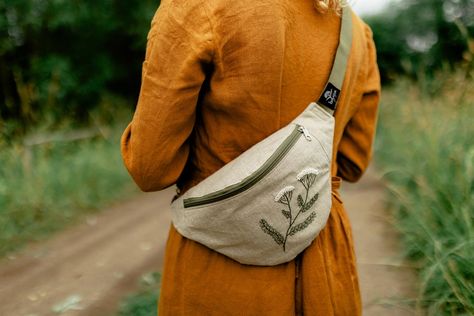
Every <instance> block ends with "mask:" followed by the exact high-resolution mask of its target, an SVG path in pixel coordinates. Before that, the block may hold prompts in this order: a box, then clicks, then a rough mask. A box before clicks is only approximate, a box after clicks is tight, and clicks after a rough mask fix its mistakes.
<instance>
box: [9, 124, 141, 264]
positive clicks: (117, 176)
mask: <svg viewBox="0 0 474 316" xmlns="http://www.w3.org/2000/svg"><path fill="white" fill-rule="evenodd" d="M128 116H129V115H127V117H128ZM124 121H125V120H124ZM124 125H125V124H124V123H118V122H116V123H114V124H113V125H112V126H111V127H107V128H100V127H95V128H92V127H91V128H87V129H79V130H76V129H72V128H70V127H64V128H61V129H56V130H55V131H54V132H50V131H47V130H41V131H40V130H39V131H38V132H35V134H34V136H32V137H25V138H22V139H18V140H14V141H12V142H11V143H0V151H1V155H0V257H1V256H3V255H5V254H7V253H8V252H11V251H14V250H16V249H18V248H19V247H21V246H22V245H24V244H25V243H27V242H29V241H33V240H38V239H41V238H44V237H46V236H48V235H50V234H51V233H52V232H55V231H57V230H59V229H62V228H64V227H65V226H67V225H69V224H71V223H74V222H76V221H77V219H78V218H80V217H82V216H84V215H86V214H91V213H93V212H95V211H97V210H99V209H100V208H101V207H103V206H104V205H106V204H107V203H112V202H117V201H119V200H120V199H124V198H126V197H127V196H129V195H130V194H132V193H133V192H136V189H135V187H134V185H133V183H132V181H131V179H130V176H129V175H128V174H127V171H126V170H125V168H124V167H123V163H122V160H121V156H120V146H119V139H120V135H121V132H122V131H123V129H124Z"/></svg>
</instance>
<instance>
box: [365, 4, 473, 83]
mask: <svg viewBox="0 0 474 316" xmlns="http://www.w3.org/2000/svg"><path fill="white" fill-rule="evenodd" d="M366 21H367V22H368V24H369V25H370V26H371V27H372V30H373V32H374V40H375V42H376V45H377V49H378V57H379V58H378V60H379V66H380V70H381V73H382V79H383V81H384V82H388V81H390V80H391V79H393V78H394V77H396V75H397V74H408V75H410V76H412V77H414V78H418V77H420V76H431V75H433V73H434V72H436V71H437V70H439V69H440V68H442V67H446V66H447V67H453V66H454V65H456V64H458V63H459V62H460V61H462V60H463V56H464V55H463V54H464V53H465V52H466V51H467V50H468V38H467V35H466V34H464V35H463V34H462V31H461V30H460V29H459V27H458V26H459V25H463V26H464V27H465V29H466V30H467V33H468V34H469V35H468V36H470V37H472V36H473V34H474V1H472V0H399V1H394V2H392V3H391V5H389V6H388V8H387V9H386V10H385V12H382V13H381V14H379V15H375V16H371V17H368V18H366Z"/></svg>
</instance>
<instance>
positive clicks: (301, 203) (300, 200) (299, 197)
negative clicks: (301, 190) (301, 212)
mask: <svg viewBox="0 0 474 316" xmlns="http://www.w3.org/2000/svg"><path fill="white" fill-rule="evenodd" d="M303 205H304V201H303V197H302V196H301V194H298V207H299V208H302V207H303Z"/></svg>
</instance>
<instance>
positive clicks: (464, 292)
mask: <svg viewBox="0 0 474 316" xmlns="http://www.w3.org/2000/svg"><path fill="white" fill-rule="evenodd" d="M466 85H468V86H466ZM466 91H467V93H466ZM473 93H474V82H472V81H471V82H466V81H465V80H464V76H461V74H451V75H450V77H449V78H448V80H446V78H444V84H443V87H442V88H440V89H439V92H438V93H437V95H435V96H432V97H429V96H427V95H426V94H423V93H422V92H421V89H420V88H419V87H417V86H416V84H413V83H412V82H410V81H408V80H407V81H401V82H399V83H397V84H396V85H395V86H393V87H391V88H389V89H388V90H387V91H385V94H384V96H383V101H382V107H381V113H380V123H379V130H378V140H377V144H376V158H377V162H378V163H379V165H380V166H381V167H382V169H383V170H384V171H385V173H386V178H387V180H388V186H389V188H390V191H391V193H392V194H391V197H392V199H391V205H392V207H393V209H394V210H395V212H396V217H397V220H398V228H399V230H400V232H401V235H402V238H403V242H404V245H405V249H406V255H407V256H408V257H409V258H411V259H412V260H414V261H416V262H417V263H418V265H419V267H420V274H419V275H420V289H419V297H418V300H417V308H418V311H419V312H421V310H423V309H424V310H425V311H427V313H428V314H429V315H474V283H473V280H474V95H473ZM460 95H462V97H460Z"/></svg>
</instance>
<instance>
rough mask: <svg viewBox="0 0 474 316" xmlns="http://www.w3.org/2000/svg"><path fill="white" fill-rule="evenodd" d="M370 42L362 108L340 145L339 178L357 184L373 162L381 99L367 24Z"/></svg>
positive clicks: (375, 61) (350, 122) (368, 35)
mask: <svg viewBox="0 0 474 316" xmlns="http://www.w3.org/2000/svg"><path fill="white" fill-rule="evenodd" d="M365 28H366V29H365V34H366V39H367V56H368V58H367V59H366V60H367V65H365V67H366V69H367V77H366V78H367V79H366V82H365V84H364V89H363V95H362V99H361V103H360V105H359V108H358V109H357V111H356V112H355V114H354V116H353V117H352V118H351V120H350V121H349V123H348V124H347V126H346V128H345V130H344V134H343V137H342V139H341V142H340V144H339V149H338V154H337V162H338V175H339V176H341V177H342V178H343V179H345V180H346V181H350V182H356V181H357V180H359V179H360V177H361V176H362V174H363V173H364V171H365V169H367V166H368V164H369V162H370V159H371V156H372V145H373V140H374V135H375V128H376V123H377V109H378V104H379V100H380V90H381V86H380V74H379V69H378V66H377V56H376V50H375V44H374V42H373V39H372V31H371V30H370V28H369V27H368V26H367V25H365Z"/></svg>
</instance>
